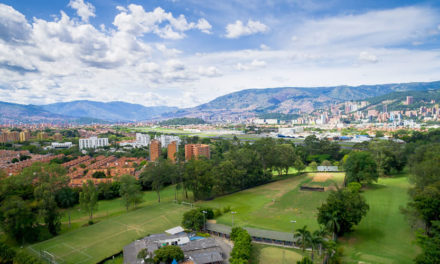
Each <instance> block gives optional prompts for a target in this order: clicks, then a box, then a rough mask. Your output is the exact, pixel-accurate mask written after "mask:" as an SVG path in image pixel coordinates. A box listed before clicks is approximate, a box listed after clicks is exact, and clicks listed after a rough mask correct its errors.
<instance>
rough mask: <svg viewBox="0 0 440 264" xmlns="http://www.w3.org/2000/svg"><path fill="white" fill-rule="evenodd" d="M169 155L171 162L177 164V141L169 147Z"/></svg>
mask: <svg viewBox="0 0 440 264" xmlns="http://www.w3.org/2000/svg"><path fill="white" fill-rule="evenodd" d="M167 155H168V159H169V160H171V161H172V162H176V155H177V141H173V142H171V143H170V144H169V145H168V151H167Z"/></svg>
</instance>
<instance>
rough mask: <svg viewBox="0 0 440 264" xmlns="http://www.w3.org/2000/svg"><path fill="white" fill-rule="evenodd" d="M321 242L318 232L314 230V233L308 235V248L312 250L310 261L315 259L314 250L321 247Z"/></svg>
mask: <svg viewBox="0 0 440 264" xmlns="http://www.w3.org/2000/svg"><path fill="white" fill-rule="evenodd" d="M322 240H323V238H322V236H321V233H320V231H319V230H316V231H315V232H313V233H311V234H310V237H309V242H310V247H311V248H312V261H313V260H314V257H315V249H317V248H318V247H319V248H320V247H321V244H322Z"/></svg>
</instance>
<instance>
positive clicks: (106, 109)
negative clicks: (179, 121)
mask: <svg viewBox="0 0 440 264" xmlns="http://www.w3.org/2000/svg"><path fill="white" fill-rule="evenodd" d="M41 107H42V108H43V109H44V110H46V111H49V112H52V113H59V114H61V115H66V116H72V117H89V118H98V119H103V120H107V121H113V122H117V121H144V120H150V119H153V118H156V117H159V116H161V115H162V114H163V113H167V112H172V111H176V110H177V109H178V108H177V107H168V106H151V107H146V106H143V105H140V104H131V103H126V102H120V101H115V102H108V103H104V102H95V101H88V100H81V101H72V102H64V103H55V104H48V105H42V106H41Z"/></svg>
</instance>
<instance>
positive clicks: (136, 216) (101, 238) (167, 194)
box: [29, 187, 189, 263]
mask: <svg viewBox="0 0 440 264" xmlns="http://www.w3.org/2000/svg"><path fill="white" fill-rule="evenodd" d="M161 197H162V203H161V204H158V203H157V197H156V194H155V193H153V192H145V193H144V202H143V203H142V204H141V205H140V207H139V208H138V209H136V210H131V211H129V212H128V213H127V212H126V210H125V208H124V207H123V206H122V203H121V200H120V199H115V200H111V201H100V202H99V205H98V208H99V209H98V212H97V213H96V216H97V217H96V218H95V221H98V223H96V224H94V225H92V226H88V227H83V228H79V227H80V226H81V225H83V224H84V223H85V222H87V220H88V217H87V216H86V215H85V214H83V213H81V212H79V211H78V208H74V209H72V215H71V217H72V221H73V223H74V225H73V226H72V229H71V230H69V231H68V232H67V223H66V222H63V232H64V234H61V235H59V236H57V237H55V238H53V239H50V240H46V241H44V242H41V243H37V244H34V245H32V246H31V247H29V248H30V250H31V251H37V252H39V251H40V250H46V251H48V252H49V253H51V254H53V255H55V256H56V257H57V258H58V259H57V261H59V262H60V263H96V262H98V261H101V260H102V259H105V258H107V257H110V256H112V255H114V254H116V253H118V252H120V251H121V250H122V248H123V247H124V246H125V245H127V244H129V243H131V242H133V240H135V239H138V238H141V237H144V236H146V235H148V234H151V233H160V232H163V230H166V229H168V228H170V227H173V226H176V225H179V224H180V222H181V219H182V215H183V213H184V212H185V211H187V210H188V209H189V208H188V207H185V206H181V205H176V204H174V203H173V202H172V200H173V199H174V192H173V189H172V188H171V187H170V188H167V189H166V190H164V191H163V192H162V193H161ZM107 212H108V213H107ZM107 215H108V216H107ZM64 220H66V219H63V221H64ZM75 228H76V230H74V229H75Z"/></svg>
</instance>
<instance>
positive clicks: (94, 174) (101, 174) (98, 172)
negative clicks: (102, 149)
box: [92, 171, 107, 179]
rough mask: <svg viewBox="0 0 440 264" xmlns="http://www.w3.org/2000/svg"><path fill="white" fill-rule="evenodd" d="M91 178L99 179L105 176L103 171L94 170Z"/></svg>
mask: <svg viewBox="0 0 440 264" xmlns="http://www.w3.org/2000/svg"><path fill="white" fill-rule="evenodd" d="M92 178H96V179H99V178H107V176H106V175H105V173H104V172H103V171H95V172H94V173H93V174H92Z"/></svg>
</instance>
